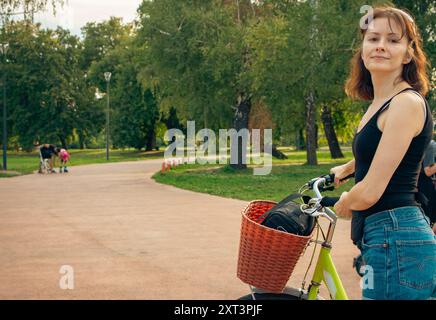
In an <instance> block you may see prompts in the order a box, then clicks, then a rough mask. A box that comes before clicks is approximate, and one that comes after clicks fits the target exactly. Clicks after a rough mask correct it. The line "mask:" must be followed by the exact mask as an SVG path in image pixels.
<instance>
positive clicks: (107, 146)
mask: <svg viewBox="0 0 436 320" xmlns="http://www.w3.org/2000/svg"><path fill="white" fill-rule="evenodd" d="M111 75H112V73H110V72H105V73H104V78H105V79H106V95H107V110H106V160H109V110H110V109H109V82H110V81H111Z"/></svg>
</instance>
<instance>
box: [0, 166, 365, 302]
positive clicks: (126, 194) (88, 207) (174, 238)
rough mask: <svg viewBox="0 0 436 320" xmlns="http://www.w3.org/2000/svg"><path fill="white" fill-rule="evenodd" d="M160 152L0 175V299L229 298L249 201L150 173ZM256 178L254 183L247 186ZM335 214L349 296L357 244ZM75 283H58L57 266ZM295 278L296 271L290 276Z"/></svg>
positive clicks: (234, 293)
mask: <svg viewBox="0 0 436 320" xmlns="http://www.w3.org/2000/svg"><path fill="white" fill-rule="evenodd" d="M161 162H162V161H161V160H149V161H138V162H124V163H111V164H99V165H86V166H78V167H72V168H71V171H70V173H68V174H52V175H38V174H32V175H26V176H20V177H16V178H8V179H0V299H235V298H237V297H239V296H241V295H244V294H246V293H247V290H248V287H247V285H245V284H243V283H242V282H241V281H240V280H239V279H238V278H237V277H236V263H237V255H238V245H239V229H240V222H241V216H240V211H241V209H242V208H243V207H244V206H245V205H246V203H247V202H245V201H239V200H232V199H223V198H220V197H216V196H211V195H207V194H200V193H195V192H190V191H186V190H180V189H177V188H174V187H172V186H167V185H162V184H158V183H156V182H155V181H154V180H152V179H151V176H152V175H153V173H154V172H156V171H158V170H159V169H160V166H161ZM253 187H255V186H253ZM349 233H350V223H349V221H345V220H340V221H339V224H338V226H337V229H336V234H335V238H334V248H333V257H334V259H335V262H336V264H337V268H338V271H339V272H340V274H341V276H342V280H343V282H344V286H345V287H346V289H347V291H348V294H349V296H350V298H354V299H360V296H361V294H360V289H359V277H358V276H357V274H355V272H354V270H353V269H352V266H351V261H352V258H353V257H354V256H355V255H356V254H357V249H356V248H355V247H354V246H353V245H352V244H351V241H350V240H349ZM311 248H312V247H309V249H308V250H307V252H306V254H305V256H304V257H303V258H302V259H301V260H300V263H299V265H298V266H297V268H296V270H295V271H294V275H293V276H292V279H291V280H290V284H293V285H298V284H299V282H300V281H301V280H297V279H301V278H302V275H303V274H304V271H305V267H306V266H307V261H308V260H309V258H310V253H311V252H312V249H311ZM64 265H68V266H71V267H72V268H73V270H74V289H72V290H63V289H61V288H60V284H59V283H60V279H61V277H62V275H61V274H60V268H61V266H64ZM294 278H295V280H294Z"/></svg>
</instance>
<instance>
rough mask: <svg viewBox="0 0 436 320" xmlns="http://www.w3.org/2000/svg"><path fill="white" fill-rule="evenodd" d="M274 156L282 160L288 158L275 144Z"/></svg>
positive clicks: (273, 146)
mask: <svg viewBox="0 0 436 320" xmlns="http://www.w3.org/2000/svg"><path fill="white" fill-rule="evenodd" d="M272 156H273V157H274V158H277V159H280V160H284V159H288V156H287V155H286V154H284V153H283V152H281V151H280V150H279V149H277V146H276V145H275V144H273V145H272Z"/></svg>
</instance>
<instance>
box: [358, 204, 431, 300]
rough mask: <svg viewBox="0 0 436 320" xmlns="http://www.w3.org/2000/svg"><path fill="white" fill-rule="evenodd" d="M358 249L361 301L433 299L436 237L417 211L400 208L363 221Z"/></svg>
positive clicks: (420, 211) (422, 215) (427, 221)
mask: <svg viewBox="0 0 436 320" xmlns="http://www.w3.org/2000/svg"><path fill="white" fill-rule="evenodd" d="M359 248H360V250H361V252H362V258H363V262H364V265H365V266H364V268H365V269H364V270H365V276H364V277H363V278H362V280H363V281H362V284H363V288H362V296H363V299H376V300H384V299H389V300H397V299H401V300H405V299H413V300H417V299H429V298H431V297H436V236H435V235H434V233H433V231H432V230H431V228H430V224H429V220H428V218H427V217H426V216H425V215H424V213H423V211H422V210H421V209H420V208H419V207H413V206H410V207H401V208H396V209H392V210H387V211H382V212H379V213H376V214H373V215H371V216H369V217H368V218H366V220H365V227H364V234H363V239H362V241H361V243H360V244H359Z"/></svg>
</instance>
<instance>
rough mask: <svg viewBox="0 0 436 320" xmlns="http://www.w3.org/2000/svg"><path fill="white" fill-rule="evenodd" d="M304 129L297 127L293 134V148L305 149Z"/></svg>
mask: <svg viewBox="0 0 436 320" xmlns="http://www.w3.org/2000/svg"><path fill="white" fill-rule="evenodd" d="M303 130H304V129H298V131H297V133H296V136H295V149H296V150H297V151H301V150H306V142H305V141H304V133H303Z"/></svg>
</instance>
